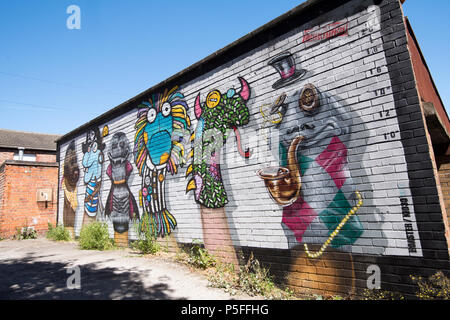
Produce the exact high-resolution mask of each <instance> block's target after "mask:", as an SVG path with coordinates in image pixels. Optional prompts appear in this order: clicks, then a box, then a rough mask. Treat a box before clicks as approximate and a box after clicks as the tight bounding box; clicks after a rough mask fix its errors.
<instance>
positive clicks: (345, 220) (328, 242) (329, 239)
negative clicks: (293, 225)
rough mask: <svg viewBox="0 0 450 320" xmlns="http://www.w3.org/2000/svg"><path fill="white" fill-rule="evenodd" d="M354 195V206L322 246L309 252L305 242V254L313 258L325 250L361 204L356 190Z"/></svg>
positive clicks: (361, 201)
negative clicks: (355, 196)
mask: <svg viewBox="0 0 450 320" xmlns="http://www.w3.org/2000/svg"><path fill="white" fill-rule="evenodd" d="M356 195H357V196H358V203H357V205H356V206H354V207H353V208H352V209H351V210H350V211H349V213H348V214H347V215H346V216H345V218H344V219H342V221H341V223H339V225H338V226H337V228H336V229H335V230H334V231H333V232H332V233H331V235H330V237H329V238H328V239H327V241H326V242H325V243H324V244H323V246H322V248H320V250H319V251H318V252H316V253H310V252H309V250H308V245H307V244H306V243H305V244H304V247H305V251H306V255H307V256H308V257H309V258H312V259H315V258H319V257H320V256H322V254H323V252H324V251H325V249H326V248H327V247H328V246H329V245H330V243H331V241H333V239H334V238H335V237H336V236H337V235H338V234H339V232H340V231H341V229H342V228H343V227H344V225H345V224H346V223H347V221H348V220H349V219H350V218H351V217H352V216H353V215H354V214H355V213H356V212H357V211H358V209H359V208H360V207H361V206H362V205H363V200H362V197H361V194H360V193H359V191H356Z"/></svg>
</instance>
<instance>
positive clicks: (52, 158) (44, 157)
mask: <svg viewBox="0 0 450 320" xmlns="http://www.w3.org/2000/svg"><path fill="white" fill-rule="evenodd" d="M36 162H56V154H45V153H36Z"/></svg>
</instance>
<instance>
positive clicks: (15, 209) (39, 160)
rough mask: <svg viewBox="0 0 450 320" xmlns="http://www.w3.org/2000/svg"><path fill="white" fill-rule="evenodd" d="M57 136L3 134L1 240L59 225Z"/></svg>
mask: <svg viewBox="0 0 450 320" xmlns="http://www.w3.org/2000/svg"><path fill="white" fill-rule="evenodd" d="M58 137H59V136H57V135H49V134H39V133H30V132H21V131H11V130H0V237H2V238H10V237H12V236H14V235H15V234H17V230H18V228H19V229H20V230H22V228H25V227H26V228H33V229H34V230H36V231H37V232H38V234H41V235H42V234H44V233H45V232H46V231H47V229H48V223H52V224H56V198H57V188H58V165H57V163H56V143H55V140H56V139H58Z"/></svg>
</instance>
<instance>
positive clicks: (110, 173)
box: [106, 164, 112, 179]
mask: <svg viewBox="0 0 450 320" xmlns="http://www.w3.org/2000/svg"><path fill="white" fill-rule="evenodd" d="M106 174H107V175H108V177H109V178H110V179H112V166H111V164H110V165H109V166H108V168H107V169H106Z"/></svg>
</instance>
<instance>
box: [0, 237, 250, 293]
mask: <svg viewBox="0 0 450 320" xmlns="http://www.w3.org/2000/svg"><path fill="white" fill-rule="evenodd" d="M74 267H78V268H79V269H78V270H79V271H80V273H79V274H80V287H79V288H72V289H70V288H69V287H70V286H71V285H75V286H76V282H75V281H74V280H73V279H74V276H75V274H76V272H75V271H73V270H76V269H73V268H74ZM69 278H70V279H69ZM67 283H69V287H68V285H67ZM1 299H46V300H48V299H66V300H69V299H83V300H85V299H86V300H92V299H102V300H119V299H139V300H140V299H150V300H179V299H183V300H233V299H234V300H243V299H245V300H249V299H254V298H251V297H250V296H247V295H236V296H231V295H229V294H228V293H226V292H224V291H223V290H221V289H216V288H210V287H208V281H207V280H206V279H205V277H204V276H202V275H200V274H198V273H194V272H192V271H191V270H189V268H188V267H186V266H183V265H180V264H177V263H175V262H170V261H167V259H163V258H160V257H151V258H148V257H142V256H140V255H138V254H136V253H133V251H132V250H130V249H119V250H110V251H91V250H89V251H88V250H80V249H78V245H77V243H76V242H54V241H50V240H47V239H45V238H39V239H35V240H21V241H17V240H3V241H0V300H1Z"/></svg>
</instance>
